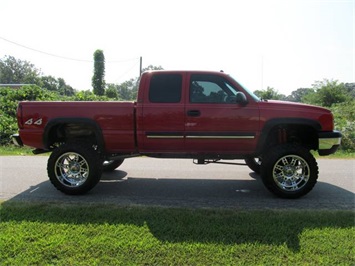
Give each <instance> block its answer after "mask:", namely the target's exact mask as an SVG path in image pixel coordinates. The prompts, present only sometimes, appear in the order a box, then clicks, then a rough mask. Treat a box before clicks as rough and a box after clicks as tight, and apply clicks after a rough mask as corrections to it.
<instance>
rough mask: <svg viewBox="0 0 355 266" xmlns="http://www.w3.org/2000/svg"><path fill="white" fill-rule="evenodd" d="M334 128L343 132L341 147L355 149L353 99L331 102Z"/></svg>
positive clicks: (354, 102) (354, 108)
mask: <svg viewBox="0 0 355 266" xmlns="http://www.w3.org/2000/svg"><path fill="white" fill-rule="evenodd" d="M331 110H332V112H333V115H334V121H335V129H337V130H339V131H340V132H341V133H342V134H343V138H342V141H341V149H343V150H345V151H352V152H354V151H355V100H352V101H348V102H343V103H339V104H333V105H332V107H331Z"/></svg>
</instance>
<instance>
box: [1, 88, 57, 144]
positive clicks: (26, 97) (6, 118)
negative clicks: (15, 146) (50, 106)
mask: <svg viewBox="0 0 355 266" xmlns="http://www.w3.org/2000/svg"><path fill="white" fill-rule="evenodd" d="M0 96H1V97H0V144H7V143H9V141H10V136H11V135H12V134H14V133H16V132H17V121H16V109H17V105H18V102H19V101H45V100H46V101H52V100H59V99H60V96H59V95H58V94H56V93H55V92H50V91H47V90H43V89H41V88H40V87H38V86H36V85H27V86H23V87H22V88H20V89H14V88H2V87H1V88H0Z"/></svg>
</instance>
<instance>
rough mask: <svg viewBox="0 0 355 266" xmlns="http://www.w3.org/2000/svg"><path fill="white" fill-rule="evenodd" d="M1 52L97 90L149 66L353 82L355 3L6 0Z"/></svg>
mask: <svg viewBox="0 0 355 266" xmlns="http://www.w3.org/2000/svg"><path fill="white" fill-rule="evenodd" d="M0 11H1V15H0V58H1V59H3V58H4V57H5V56H6V55H9V56H14V57H15V58H17V59H21V60H26V61H29V62H31V63H32V64H34V65H35V66H36V67H37V68H38V69H41V71H42V73H43V75H51V76H54V77H56V78H59V77H60V78H64V80H65V81H66V83H67V84H69V85H70V86H72V87H73V88H75V89H77V90H88V89H92V88H91V78H92V75H93V54H94V52H95V51H96V50H97V49H101V50H103V52H104V56H105V61H106V63H105V71H106V74H105V80H106V83H116V84H119V83H122V82H124V81H126V80H129V79H131V78H135V77H138V76H139V65H140V64H139V58H140V57H142V63H143V68H144V67H147V66H149V65H153V66H162V67H163V68H164V69H166V70H216V71H220V70H223V71H224V72H226V73H228V74H230V75H232V76H233V77H234V78H235V79H236V80H237V81H239V82H240V83H241V84H243V85H244V86H246V87H248V88H249V89H250V90H252V91H255V90H262V89H266V88H267V87H272V88H274V89H275V90H277V91H278V92H279V93H282V94H285V95H288V94H290V93H291V92H292V91H294V90H296V89H298V88H309V87H311V86H312V84H314V82H315V81H319V80H323V79H334V80H338V81H339V82H345V83H346V82H355V0H333V1H329V0H318V1H313V0H308V1H307V0H298V1H297V0H283V1H281V0H279V1H277V0H272V1H271V0H264V1H262V0H249V1H248V0H244V1H241V0H213V1H211V0H169V1H168V0H165V1H164V0H149V1H147V0H99V1H97V0H83V1H82V0H51V1H48V0H31V1H28V0H0Z"/></svg>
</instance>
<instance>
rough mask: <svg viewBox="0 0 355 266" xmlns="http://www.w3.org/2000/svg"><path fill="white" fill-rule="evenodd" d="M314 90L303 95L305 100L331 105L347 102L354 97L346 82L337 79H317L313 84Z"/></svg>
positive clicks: (325, 105) (311, 102) (321, 104)
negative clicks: (339, 81)
mask: <svg viewBox="0 0 355 266" xmlns="http://www.w3.org/2000/svg"><path fill="white" fill-rule="evenodd" d="M312 87H313V92H311V93H308V94H306V95H305V96H304V97H303V100H302V101H303V102H305V103H309V104H314V105H319V106H324V107H331V106H332V105H333V104H336V103H342V102H346V101H349V100H351V99H352V97H351V95H350V94H349V91H348V89H347V88H346V87H345V85H344V83H338V81H337V80H328V79H324V80H323V81H316V82H315V83H314V84H313V85H312Z"/></svg>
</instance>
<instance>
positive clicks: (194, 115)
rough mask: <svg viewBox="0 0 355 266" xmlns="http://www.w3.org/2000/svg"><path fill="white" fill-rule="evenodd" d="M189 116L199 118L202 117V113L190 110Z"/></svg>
mask: <svg viewBox="0 0 355 266" xmlns="http://www.w3.org/2000/svg"><path fill="white" fill-rule="evenodd" d="M187 115H188V116H193V117H197V116H200V115H201V112H200V111H199V110H189V111H187Z"/></svg>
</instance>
